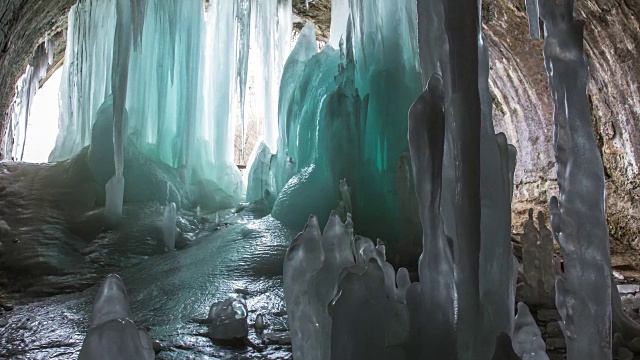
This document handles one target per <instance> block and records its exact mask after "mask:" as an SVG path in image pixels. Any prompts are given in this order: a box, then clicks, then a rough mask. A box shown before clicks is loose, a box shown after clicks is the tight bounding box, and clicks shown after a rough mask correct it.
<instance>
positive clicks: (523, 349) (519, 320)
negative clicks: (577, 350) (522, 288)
mask: <svg viewBox="0 0 640 360" xmlns="http://www.w3.org/2000/svg"><path fill="white" fill-rule="evenodd" d="M513 349H514V350H515V352H516V353H517V354H518V355H520V357H521V358H522V360H549V357H548V356H547V346H546V345H545V343H544V341H543V340H542V334H541V333H540V328H538V324H536V320H535V319H534V318H533V316H532V315H531V312H530V311H529V307H527V305H525V304H524V303H518V315H516V319H515V328H514V333H513Z"/></svg>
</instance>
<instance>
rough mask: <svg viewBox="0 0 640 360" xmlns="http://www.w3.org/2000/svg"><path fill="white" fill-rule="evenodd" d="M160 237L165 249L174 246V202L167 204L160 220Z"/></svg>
mask: <svg viewBox="0 0 640 360" xmlns="http://www.w3.org/2000/svg"><path fill="white" fill-rule="evenodd" d="M162 237H163V239H164V244H165V245H166V246H167V250H169V251H171V250H175V248H176V203H173V202H172V203H171V204H167V206H166V207H165V209H164V218H163V220H162Z"/></svg>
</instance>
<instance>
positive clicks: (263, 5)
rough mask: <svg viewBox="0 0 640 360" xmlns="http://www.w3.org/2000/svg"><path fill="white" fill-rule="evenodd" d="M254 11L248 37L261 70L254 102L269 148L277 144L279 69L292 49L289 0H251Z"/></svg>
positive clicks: (291, 17) (280, 73)
mask: <svg viewBox="0 0 640 360" xmlns="http://www.w3.org/2000/svg"><path fill="white" fill-rule="evenodd" d="M251 7H252V16H254V15H255V21H254V27H253V29H252V34H253V36H252V37H251V41H252V43H253V44H254V46H255V48H256V50H257V51H258V54H259V56H258V58H257V59H258V61H259V66H258V68H259V69H260V70H259V71H258V72H259V73H260V74H255V76H257V78H258V79H263V81H259V82H257V83H256V94H257V100H256V102H257V106H258V107H259V108H260V109H261V111H262V116H263V119H262V120H263V127H262V128H263V130H264V133H263V141H264V143H265V144H266V145H267V146H268V147H269V149H270V150H271V151H272V152H275V151H276V149H277V147H278V143H277V141H278V94H279V90H280V79H281V77H282V70H283V68H284V65H285V62H286V60H287V57H288V56H289V53H290V52H291V37H292V31H293V28H292V26H293V12H292V6H291V0H260V1H258V0H252V5H251Z"/></svg>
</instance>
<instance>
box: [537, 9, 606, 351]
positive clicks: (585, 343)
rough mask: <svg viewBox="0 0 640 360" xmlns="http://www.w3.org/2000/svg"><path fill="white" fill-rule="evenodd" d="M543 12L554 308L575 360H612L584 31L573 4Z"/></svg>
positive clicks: (598, 162)
mask: <svg viewBox="0 0 640 360" xmlns="http://www.w3.org/2000/svg"><path fill="white" fill-rule="evenodd" d="M539 11H540V17H541V18H542V20H543V21H544V30H545V34H546V36H545V45H544V57H545V65H546V68H547V73H548V76H549V85H550V88H551V92H552V97H553V101H554V104H555V109H554V125H555V128H554V130H555V131H554V147H555V153H556V162H557V166H558V186H559V189H560V198H559V199H557V198H553V199H552V200H551V203H550V213H551V218H552V221H551V225H552V228H553V232H554V233H555V234H556V236H557V239H558V242H559V243H560V247H561V248H562V255H563V257H564V279H562V278H560V279H558V280H557V281H556V306H557V307H558V310H559V312H560V315H561V316H562V322H561V326H562V330H563V332H564V334H565V339H566V341H567V356H568V358H569V359H570V360H577V359H580V360H589V359H594V360H595V359H599V360H605V359H611V357H612V355H611V326H612V325H611V321H612V320H611V319H612V311H611V287H610V286H611V283H610V276H611V259H610V253H609V237H608V229H607V223H606V216H605V207H604V204H605V183H604V171H603V165H602V159H601V157H600V153H599V151H598V146H597V144H596V142H595V139H594V136H593V129H592V126H591V113H590V110H589V109H590V106H589V99H588V97H587V82H588V77H589V69H588V63H587V59H586V56H585V53H584V48H583V46H584V44H583V28H582V24H581V23H580V22H578V21H576V20H575V19H574V16H573V11H574V9H573V1H572V0H564V1H555V0H540V2H539ZM534 13H535V12H534ZM534 20H535V19H534Z"/></svg>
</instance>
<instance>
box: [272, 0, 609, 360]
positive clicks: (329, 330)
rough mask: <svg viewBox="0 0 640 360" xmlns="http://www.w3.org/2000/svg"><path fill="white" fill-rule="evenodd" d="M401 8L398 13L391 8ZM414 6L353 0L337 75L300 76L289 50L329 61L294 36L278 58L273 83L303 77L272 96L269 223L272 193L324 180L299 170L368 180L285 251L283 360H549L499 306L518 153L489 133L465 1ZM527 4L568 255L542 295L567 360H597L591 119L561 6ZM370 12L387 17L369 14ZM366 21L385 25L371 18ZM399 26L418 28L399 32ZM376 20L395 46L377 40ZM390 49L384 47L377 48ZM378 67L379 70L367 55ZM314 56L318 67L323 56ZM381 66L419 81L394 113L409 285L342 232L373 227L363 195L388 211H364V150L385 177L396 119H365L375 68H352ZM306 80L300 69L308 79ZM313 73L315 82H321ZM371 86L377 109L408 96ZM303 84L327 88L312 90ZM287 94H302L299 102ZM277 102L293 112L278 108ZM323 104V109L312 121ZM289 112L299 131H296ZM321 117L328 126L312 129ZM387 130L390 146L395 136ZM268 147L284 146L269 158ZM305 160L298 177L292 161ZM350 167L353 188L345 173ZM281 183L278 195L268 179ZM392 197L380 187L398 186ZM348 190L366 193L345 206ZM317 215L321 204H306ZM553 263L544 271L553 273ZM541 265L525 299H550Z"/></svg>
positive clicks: (599, 237)
mask: <svg viewBox="0 0 640 360" xmlns="http://www.w3.org/2000/svg"><path fill="white" fill-rule="evenodd" d="M403 6H406V7H405V8H404V9H400V10H398V9H399V8H402V7H403ZM412 9H415V3H413V2H409V1H408V2H406V4H405V2H401V3H400V4H394V6H393V7H390V6H388V5H387V3H386V2H384V1H366V2H365V1H351V2H349V3H348V11H349V16H348V19H347V25H346V30H345V32H346V36H345V38H344V39H345V41H343V42H341V43H340V53H339V59H335V60H333V61H334V63H337V64H338V71H337V74H336V75H334V76H332V77H329V76H328V74H331V73H332V72H331V69H327V70H325V68H322V70H320V71H321V72H322V71H327V73H328V74H327V75H325V74H323V73H320V74H319V73H318V71H319V70H318V69H320V68H319V67H317V66H314V69H316V70H315V73H314V74H306V72H307V71H304V70H301V69H303V66H302V65H301V64H300V62H301V61H306V62H307V63H312V62H313V61H314V59H319V58H320V57H322V56H324V57H327V58H329V59H331V58H332V57H331V55H332V53H331V51H332V50H323V52H321V53H320V54H309V53H306V52H304V50H303V49H304V48H302V47H301V46H303V45H301V44H303V43H302V40H301V41H300V42H299V43H298V46H297V47H296V49H294V51H293V53H292V57H291V58H290V60H289V61H288V62H287V66H285V73H284V75H283V79H285V78H287V77H288V76H289V73H288V72H289V71H291V72H294V73H295V72H300V71H302V76H296V77H295V78H297V79H300V85H298V86H300V87H302V86H308V87H309V88H307V89H306V90H307V91H303V92H295V91H289V92H287V88H286V87H285V86H283V87H282V89H281V90H282V93H281V99H283V100H282V101H281V112H280V117H281V119H280V120H281V121H280V126H281V143H280V144H281V146H279V148H278V154H277V155H276V156H277V160H276V161H277V164H276V168H277V169H278V170H277V171H276V174H277V175H276V189H275V190H276V191H279V192H281V196H280V197H279V198H278V200H277V201H276V204H275V207H274V211H273V216H274V217H278V216H280V217H283V218H285V220H286V217H284V216H283V215H282V214H281V213H280V208H279V202H281V201H283V200H288V201H290V202H291V203H293V202H294V200H293V199H289V198H288V197H283V196H282V194H284V193H286V192H288V191H289V192H292V193H293V192H295V191H296V190H297V189H296V187H301V186H302V184H303V183H304V182H309V183H311V184H314V186H315V184H317V183H319V182H321V181H322V180H315V181H313V180H312V179H313V177H314V176H316V177H318V178H319V179H323V180H325V181H328V182H329V183H330V184H331V185H332V186H333V187H334V188H335V189H337V188H338V186H336V181H337V180H338V179H342V177H347V178H349V177H350V176H351V177H352V178H353V179H355V181H353V182H352V185H354V184H355V185H354V186H355V187H356V188H357V187H358V186H360V187H364V188H365V189H356V190H355V193H356V199H355V206H354V208H353V212H354V213H355V215H354V217H353V219H354V220H353V221H352V219H351V216H347V219H346V222H345V223H342V222H341V220H340V218H339V217H338V215H337V214H336V213H332V215H331V216H330V218H329V220H328V223H327V226H326V228H325V230H324V232H322V233H321V232H320V229H319V221H318V219H317V218H315V217H313V216H312V217H311V218H310V219H309V221H308V222H307V225H306V227H305V229H304V231H303V232H302V233H301V234H300V235H298V237H296V238H295V239H294V240H293V242H292V244H291V246H290V248H289V250H288V252H287V256H286V259H285V263H284V289H285V296H286V301H287V307H288V310H289V324H290V327H291V332H292V342H293V351H294V357H296V358H305V359H414V358H415V359H422V358H434V359H518V358H521V359H548V357H547V354H546V346H545V343H544V341H543V340H542V338H541V334H540V330H539V329H538V326H537V325H536V322H535V320H534V318H533V317H532V316H531V313H530V312H529V309H528V308H527V306H526V305H525V304H523V303H520V304H518V307H517V315H516V317H515V318H514V317H513V316H514V314H515V313H516V309H514V304H515V285H516V278H517V268H518V266H517V261H516V260H515V258H514V256H513V254H512V249H511V239H510V228H511V205H510V204H511V198H512V193H513V172H514V168H515V155H516V154H515V148H514V147H513V146H511V145H508V144H507V139H506V137H505V136H504V134H495V131H494V128H493V121H492V118H491V113H492V112H491V96H490V94H489V89H488V72H489V60H488V50H487V47H486V43H485V41H484V37H483V35H482V27H481V16H480V9H481V6H480V3H479V2H477V1H463V0H449V1H442V0H424V1H417V12H413V11H411V10H412ZM527 9H528V11H529V15H530V17H531V29H530V30H531V35H532V37H533V38H539V31H540V30H539V28H538V27H537V26H538V17H540V18H541V19H542V20H543V23H544V31H545V48H544V49H545V50H544V54H545V61H546V64H547V70H548V73H549V81H550V85H551V89H552V95H553V99H554V103H555V116H554V121H555V134H554V145H555V149H556V158H557V161H558V181H559V184H560V200H558V199H556V198H554V199H553V200H552V201H551V204H550V208H551V214H552V228H553V236H554V237H555V238H556V239H557V240H558V241H559V243H560V245H561V247H562V251H563V255H564V258H565V269H564V273H563V274H562V275H561V276H560V277H559V278H558V280H557V282H556V289H555V293H556V304H557V306H558V309H559V311H560V313H561V315H562V318H563V321H562V323H561V326H562V329H563V331H564V333H565V338H566V339H567V355H568V358H569V359H571V360H574V359H575V360H577V359H611V358H612V347H611V327H612V320H611V309H612V308H611V303H610V301H611V299H610V296H611V291H610V259H609V249H608V238H607V228H606V218H605V214H604V177H603V167H602V162H601V160H600V157H599V155H598V154H597V151H598V150H597V146H596V144H595V141H594V137H593V134H592V130H591V127H590V126H591V125H590V114H589V105H588V100H587V95H586V81H587V62H586V60H585V55H584V51H583V47H582V46H583V45H582V44H583V39H582V27H581V25H580V23H579V22H577V21H575V20H574V18H573V1H571V0H566V1H554V0H540V1H539V3H538V2H535V1H527ZM395 11H398V13H396V12H395ZM371 14H377V15H380V14H384V16H381V17H379V18H378V17H375V16H374V17H373V19H368V18H367V15H371ZM400 14H402V15H400ZM403 16H408V18H404V17H403ZM381 18H384V19H385V22H384V23H382V22H381V21H378V22H376V21H375V20H376V19H381ZM407 20H409V21H410V24H417V28H412V27H411V26H410V25H409V27H408V28H407V24H406V21H407ZM333 25H334V24H332V26H333ZM391 29H392V30H391ZM332 30H333V28H332ZM388 31H389V32H390V31H393V32H394V34H395V38H396V39H400V40H396V42H394V41H393V40H392V41H385V40H387V39H385V34H387V32H388ZM536 31H537V35H536ZM309 33H310V32H309ZM415 34H417V37H416V36H415ZM367 36H368V37H367ZM416 38H417V42H415V43H413V42H412V41H414V39H416ZM402 39H406V41H407V42H406V43H403V45H405V46H401V47H398V48H394V45H397V44H398V41H400V42H402ZM390 49H393V51H394V54H396V56H394V57H391V56H385V54H387V53H386V51H388V50H390ZM476 49H477V51H476ZM296 55H297V57H296ZM334 58H335V55H334ZM305 59H306V60H305ZM354 59H355V61H354ZM418 60H419V61H418ZM375 62H378V63H376V64H375V65H373V64H372V63H375ZM320 64H322V65H323V66H328V65H329V64H328V61H327V60H324V61H322V62H321V63H320ZM370 64H371V65H372V66H370V67H369V65H370ZM402 65H404V66H402ZM308 67H309V66H308V65H307V66H306V67H304V69H305V70H306V69H308ZM354 68H355V69H356V70H354ZM380 69H386V70H387V71H393V72H394V76H395V77H396V78H397V79H403V78H405V77H406V76H407V74H411V72H412V71H415V72H416V73H421V74H422V85H424V89H425V90H424V91H423V93H422V94H421V95H419V96H418V98H417V100H416V101H415V102H414V103H413V105H412V106H411V108H410V110H409V121H408V128H407V129H406V130H407V131H408V140H409V141H408V146H409V150H410V158H411V164H410V165H411V166H410V168H411V170H412V171H411V172H412V173H413V182H412V185H411V186H410V187H413V188H415V193H416V195H417V203H418V204H417V206H418V209H419V216H420V222H421V224H422V249H423V253H422V256H421V257H420V260H419V266H418V276H419V280H420V281H419V282H414V283H411V282H410V280H409V276H408V272H407V271H406V270H405V269H400V270H399V271H398V272H397V273H396V272H395V271H394V269H393V267H392V266H391V265H390V264H389V263H388V262H386V259H385V246H384V245H383V244H382V243H381V242H378V246H374V244H373V242H372V241H371V240H369V239H367V238H364V237H360V236H357V235H355V231H354V225H353V224H354V223H355V224H356V225H357V224H359V221H360V220H361V219H362V221H364V223H365V227H367V230H371V229H370V228H369V224H368V222H367V217H366V215H364V214H363V213H365V214H366V210H365V209H363V208H362V207H361V205H362V201H369V204H368V205H369V206H371V207H373V208H376V210H379V209H381V208H383V209H386V208H385V207H384V206H377V207H374V206H373V205H374V204H375V201H376V200H380V199H383V198H385V196H388V194H389V192H385V191H381V192H380V193H379V194H378V196H371V194H372V193H371V192H369V191H370V190H371V187H372V186H373V187H375V183H376V181H377V180H380V181H382V182H384V181H385V180H384V176H382V175H381V174H380V173H377V174H375V173H374V172H370V171H371V168H369V167H367V165H368V164H369V163H367V161H373V162H372V164H375V165H377V168H375V167H374V168H375V169H377V170H378V171H382V170H383V169H384V168H385V163H386V162H387V161H389V159H390V158H387V156H388V155H391V154H393V155H394V156H396V157H397V156H398V155H399V151H398V150H399V149H401V148H402V146H403V145H404V144H403V143H401V142H396V143H395V144H394V143H393V142H391V141H385V140H384V139H383V138H384V136H385V135H386V134H387V131H386V129H387V127H386V126H391V124H393V126H395V127H396V129H397V128H400V127H401V126H403V125H401V124H399V123H398V122H396V121H395V119H393V118H392V117H390V116H386V117H382V116H381V117H380V123H378V124H375V123H372V119H376V114H378V111H380V110H379V109H376V106H380V105H381V104H382V100H380V99H378V100H376V99H375V97H374V95H376V96H377V94H376V88H375V79H379V78H380V76H385V75H384V72H383V73H376V75H375V76H371V77H367V76H363V74H367V75H371V74H373V73H375V70H380ZM367 70H369V72H367ZM350 71H353V73H351V72H350ZM354 74H355V75H354ZM305 76H311V77H312V78H313V80H311V81H309V82H308V83H307V82H305V81H304V79H305ZM325 76H326V79H327V82H320V80H321V79H325ZM363 78H364V80H363ZM329 80H333V81H335V84H331V83H330V82H328V81H329ZM386 80H387V81H385V84H386V87H385V89H384V90H382V89H380V90H382V91H381V93H384V94H385V97H384V104H385V106H387V107H388V108H390V109H393V108H394V106H398V107H401V102H400V101H397V99H396V98H395V95H396V94H398V93H402V92H405V93H403V94H404V95H405V96H408V94H410V93H411V88H412V86H411V84H412V83H411V80H408V81H405V82H404V83H403V84H402V86H399V85H398V84H394V83H393V81H390V80H389V79H388V78H387V79H386ZM287 84H288V83H287ZM308 84H310V85H308ZM323 87H326V90H325V89H323ZM309 90H310V91H309ZM318 91H322V92H321V94H328V95H326V96H316V93H315V92H318ZM300 93H302V94H306V95H307V96H310V97H311V98H309V97H305V98H303V99H298V98H297V96H300V95H298V94H300ZM289 94H295V95H292V96H288V95H289ZM288 99H290V102H289V104H287V102H288ZM319 99H323V100H319ZM314 101H321V104H320V106H319V108H320V109H321V110H320V112H319V113H317V114H319V115H317V116H315V114H314V115H309V116H308V118H309V119H310V120H307V118H305V117H304V111H305V106H306V105H307V104H309V103H310V102H314ZM332 101H336V103H332ZM283 105H286V106H287V107H288V108H293V109H295V110H293V111H292V112H290V113H288V112H287V110H288V108H283ZM312 108H318V106H317V105H315V106H312ZM325 113H326V114H331V116H327V117H323V114H325ZM291 114H295V115H291ZM387 115H389V114H388V113H387ZM298 118H299V119H300V125H298V126H295V124H296V122H295V121H296V119H298ZM283 119H284V120H286V121H284V122H283ZM337 119H340V121H336V120H337ZM304 121H311V124H312V125H304ZM291 124H293V125H294V127H293V130H291V129H292V125H291ZM314 124H317V126H316V127H314V126H313V125H314ZM283 125H284V126H283ZM371 127H373V128H376V130H375V131H373V133H375V134H376V139H375V140H374V142H373V143H368V140H370V139H369V138H368V137H367V136H368V133H367V131H369V129H370V128H371ZM325 128H328V130H325V131H326V132H323V129H325ZM310 129H311V131H310ZM313 129H317V130H316V131H317V133H314V132H313ZM403 130H405V129H404V128H403ZM326 134H332V136H330V137H329V138H331V140H332V141H331V142H330V143H331V146H332V147H331V148H329V149H326V148H322V146H323V145H324V144H328V143H329V141H328V140H326V139H328V138H326V137H325V136H327V135H326ZM369 136H370V135H369ZM291 137H293V138H291ZM301 139H304V141H301ZM390 139H395V140H396V141H397V139H398V137H397V136H391V138H390ZM314 141H315V142H314ZM374 144H377V146H375V145H374ZM310 145H311V146H310ZM356 145H360V146H361V147H357V146H356ZM302 146H304V147H302ZM283 149H285V150H286V153H285V154H281V151H282V150H283ZM331 154H333V155H331ZM325 156H326V158H325ZM292 158H293V160H292ZM327 159H330V161H328V160H327ZM292 161H293V162H294V163H295V166H296V169H297V170H298V171H300V174H299V175H294V176H293V178H292V179H295V183H296V184H297V186H296V187H294V188H293V189H289V187H290V185H291V184H292V181H291V180H289V182H288V183H286V180H287V177H286V176H285V178H284V179H282V178H278V176H280V177H282V176H283V174H286V171H284V170H283V169H284V166H283V164H286V163H287V162H292ZM308 164H311V166H310V165H308ZM305 166H307V168H306V169H310V170H307V171H306V172H305V170H303V169H305ZM398 168H401V166H398ZM352 169H357V170H353V171H354V174H350V173H349V171H351V170H352ZM302 174H304V175H302ZM362 174H366V175H365V176H366V179H367V180H368V181H363V179H361V178H358V177H357V176H358V175H362ZM374 174H375V175H374ZM296 176H297V177H298V179H296ZM284 183H286V185H284V187H283V188H278V186H279V184H284ZM389 183H390V182H389V181H386V184H389ZM398 188H400V187H398ZM381 189H382V188H380V190H381ZM333 191H334V192H335V191H336V190H333ZM399 193H400V191H398V192H396V193H395V194H393V195H395V196H396V197H398V196H399ZM358 195H359V196H362V198H364V199H365V200H363V199H362V198H360V199H358V197H357V196H358ZM366 195H369V196H366ZM372 197H373V198H375V199H374V200H371V198H372ZM291 198H293V196H291ZM307 200H308V199H307ZM359 201H360V202H359ZM387 204H388V203H387ZM287 205H290V204H287ZM377 205H380V204H377ZM383 205H384V204H383ZM316 209H317V210H320V211H321V210H323V209H322V208H321V207H316V208H314V209H313V210H316ZM382 213H385V214H386V213H387V212H386V211H385V212H382ZM391 213H393V212H391ZM356 215H357V216H356ZM385 220H386V221H385V222H382V223H383V224H384V225H387V224H388V223H391V224H394V223H395V224H397V223H398V222H397V221H396V220H397V219H390V218H389V217H386V219H385ZM387 221H388V222H387ZM541 229H542V230H544V229H545V228H544V227H543V226H541ZM540 236H542V237H544V238H545V241H547V243H548V242H550V241H551V238H550V237H551V234H548V233H546V232H544V231H543V233H542V234H540ZM545 246H547V247H549V246H551V245H550V244H547V245H545ZM551 249H552V248H551ZM548 250H549V249H531V250H528V251H533V252H536V251H539V252H545V251H548ZM549 255H551V254H549ZM542 258H544V256H542ZM551 259H552V258H551V256H549V261H551ZM550 265H551V266H550V267H548V268H546V270H547V272H552V271H553V265H552V264H550ZM529 272H530V273H533V272H535V270H529ZM539 276H542V278H541V279H539V280H537V279H534V280H533V281H536V282H539V283H542V284H546V285H543V286H541V288H542V289H541V290H542V291H543V294H541V295H540V297H541V298H542V300H547V299H546V298H547V297H548V296H550V293H551V292H552V289H550V286H551V284H550V282H551V281H552V279H553V276H554V275H553V273H544V274H540V275H539ZM536 285H537V284H536Z"/></svg>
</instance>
